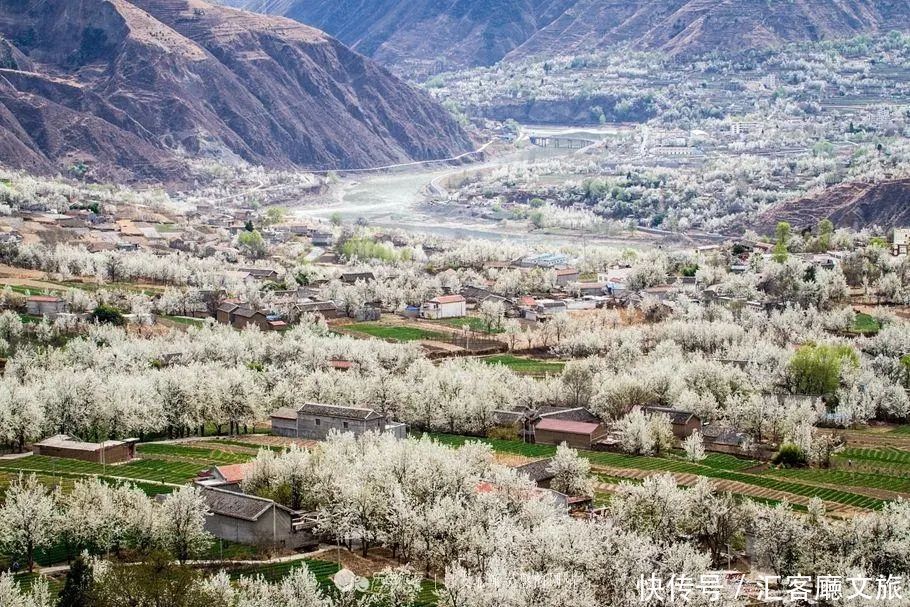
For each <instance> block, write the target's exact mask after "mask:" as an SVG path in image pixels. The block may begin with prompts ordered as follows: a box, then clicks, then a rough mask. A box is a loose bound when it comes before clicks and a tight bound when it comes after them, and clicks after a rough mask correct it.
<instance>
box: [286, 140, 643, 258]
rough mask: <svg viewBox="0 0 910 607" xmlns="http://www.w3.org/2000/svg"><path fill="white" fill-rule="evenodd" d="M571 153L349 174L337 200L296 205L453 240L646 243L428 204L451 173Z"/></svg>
mask: <svg viewBox="0 0 910 607" xmlns="http://www.w3.org/2000/svg"><path fill="white" fill-rule="evenodd" d="M554 130H555V129H554ZM535 131H536V129H534V131H530V132H529V130H526V131H525V135H528V134H532V133H533V134H536V132H535ZM548 131H549V129H548ZM570 153H572V151H571V150H566V149H545V148H539V147H535V146H531V145H528V146H527V147H525V148H524V149H521V150H518V151H515V152H510V153H508V154H504V155H502V156H499V157H494V158H492V159H489V160H487V161H484V162H480V163H476V164H473V165H463V166H457V167H453V166H444V167H437V168H431V169H427V168H420V167H409V168H404V169H396V170H393V171H387V172H382V173H363V174H359V175H355V176H346V177H344V178H342V182H341V183H340V184H339V185H338V186H337V187H336V188H335V191H334V196H333V197H332V198H330V199H328V200H324V201H320V204H319V206H315V205H307V206H302V207H297V208H296V209H294V212H295V213H296V214H298V215H299V216H301V217H309V218H314V219H322V220H326V219H329V218H330V217H332V216H335V215H336V214H337V215H338V216H340V217H341V219H342V220H343V221H344V222H345V223H351V222H354V221H357V220H361V219H362V220H364V221H366V223H367V224H368V225H370V226H375V227H384V228H400V229H403V230H407V231H412V232H419V233H427V234H435V235H439V236H443V237H446V238H453V239H470V238H473V239H488V240H510V241H515V242H526V243H530V244H547V245H552V246H563V245H569V244H582V241H583V240H587V241H588V242H595V241H596V242H598V243H601V244H612V245H615V246H633V247H641V246H644V244H645V243H643V242H642V241H641V240H640V239H637V240H632V239H629V240H626V239H618V238H611V239H606V238H595V237H588V238H587V239H583V238H582V237H581V236H574V235H565V234H546V233H540V232H534V233H529V232H527V231H523V230H521V229H518V228H516V227H515V226H514V225H512V226H504V225H502V224H500V223H498V222H494V221H486V220H482V219H477V220H468V219H466V218H464V217H451V216H449V215H448V214H447V213H446V212H445V211H444V210H442V209H436V208H433V207H430V206H428V205H424V204H423V203H424V202H425V200H426V192H427V188H428V187H429V186H430V185H431V184H433V183H439V182H441V181H443V180H444V179H445V178H446V177H449V176H452V175H458V174H462V173H464V172H471V171H480V170H486V169H491V168H496V167H500V166H505V165H507V164H520V163H525V162H533V161H536V160H542V159H546V158H555V157H559V156H564V155H567V154H570Z"/></svg>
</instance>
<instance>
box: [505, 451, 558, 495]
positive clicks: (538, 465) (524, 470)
mask: <svg viewBox="0 0 910 607" xmlns="http://www.w3.org/2000/svg"><path fill="white" fill-rule="evenodd" d="M552 464H553V458H552V457H548V458H547V459H539V460H536V461H533V462H529V463H527V464H523V465H521V466H516V467H515V471H516V472H520V473H521V474H524V475H525V476H527V477H528V478H530V479H531V480H532V481H534V484H535V485H537V486H538V487H540V488H541V489H549V488H550V481H552V480H553V478H554V477H555V476H556V475H555V474H553V473H552V472H550V466H551V465H552Z"/></svg>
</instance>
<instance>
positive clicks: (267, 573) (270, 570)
mask: <svg viewBox="0 0 910 607" xmlns="http://www.w3.org/2000/svg"><path fill="white" fill-rule="evenodd" d="M298 567H308V568H309V570H310V571H311V572H312V573H313V575H314V576H316V580H317V581H318V582H319V583H320V585H322V586H323V587H329V586H331V584H332V580H331V578H332V576H333V575H335V574H336V573H337V572H338V569H339V567H338V563H333V562H331V561H322V560H315V559H300V560H297V561H287V562H283V563H263V564H262V565H248V566H243V567H240V568H238V569H234V570H233V571H230V572H229V575H230V577H231V579H234V580H238V579H240V578H244V577H257V576H262V577H263V578H264V579H266V580H268V581H269V582H276V581H278V580H281V579H284V578H285V577H287V575H288V574H289V573H291V571H293V570H294V569H297V568H298Z"/></svg>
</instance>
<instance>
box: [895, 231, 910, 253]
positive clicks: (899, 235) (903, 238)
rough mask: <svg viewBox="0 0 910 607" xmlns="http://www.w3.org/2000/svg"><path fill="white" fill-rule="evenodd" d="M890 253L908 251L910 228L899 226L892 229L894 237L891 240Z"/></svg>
mask: <svg viewBox="0 0 910 607" xmlns="http://www.w3.org/2000/svg"><path fill="white" fill-rule="evenodd" d="M891 253H892V254H894V255H906V254H908V253H910V228H899V229H895V230H894V238H893V239H892V241H891Z"/></svg>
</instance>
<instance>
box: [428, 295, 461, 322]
mask: <svg viewBox="0 0 910 607" xmlns="http://www.w3.org/2000/svg"><path fill="white" fill-rule="evenodd" d="M465 314H467V300H465V298H464V296H463V295H440V296H439V297H434V298H433V299H431V300H429V301H425V302H424V303H423V305H422V306H420V317H421V318H428V319H431V320H440V319H442V318H461V317H462V316H464V315H465Z"/></svg>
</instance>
